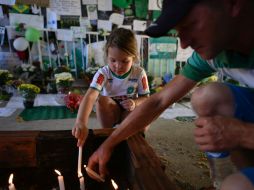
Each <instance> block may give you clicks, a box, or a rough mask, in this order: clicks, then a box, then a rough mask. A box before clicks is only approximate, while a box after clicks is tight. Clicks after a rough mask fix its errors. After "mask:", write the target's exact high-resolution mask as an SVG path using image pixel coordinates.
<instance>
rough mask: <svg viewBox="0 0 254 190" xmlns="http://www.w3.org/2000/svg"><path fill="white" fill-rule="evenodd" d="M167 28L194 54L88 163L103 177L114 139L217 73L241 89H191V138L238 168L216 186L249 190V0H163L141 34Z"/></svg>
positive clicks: (253, 36)
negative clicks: (228, 153) (226, 153)
mask: <svg viewBox="0 0 254 190" xmlns="http://www.w3.org/2000/svg"><path fill="white" fill-rule="evenodd" d="M172 28H175V29H176V30H177V31H178V36H179V37H180V40H181V46H182V48H186V47H188V46H191V47H192V48H193V49H194V50H195V52H194V53H193V55H192V56H191V57H190V58H189V59H188V61H187V64H186V66H185V67H184V68H183V70H182V72H181V73H180V74H179V75H177V76H176V77H175V78H174V79H173V80H172V81H171V82H170V83H168V84H167V85H166V86H165V87H164V88H163V90H162V91H160V92H158V93H156V94H154V95H152V96H151V97H150V98H149V99H148V100H146V101H145V102H144V103H143V104H142V105H141V106H139V107H138V108H137V109H135V110H134V111H133V112H132V113H131V114H130V115H129V116H128V117H127V118H126V119H125V120H124V121H123V122H122V123H121V124H120V125H119V127H118V128H117V129H116V130H115V131H114V132H113V133H112V134H111V136H110V137H109V138H108V139H107V140H106V141H105V142H104V143H103V144H102V145H101V146H100V147H99V148H98V149H97V151H96V152H95V153H94V154H93V155H92V156H91V158H90V159H89V164H88V167H90V168H92V169H94V168H95V167H96V166H98V168H99V173H100V175H102V176H104V175H105V174H106V163H107V162H108V160H109V159H110V156H111V153H112V151H113V149H114V147H115V146H116V145H117V144H118V143H120V142H121V141H123V140H125V139H126V138H128V137H129V136H131V135H133V134H134V133H136V132H138V131H140V129H142V128H143V127H144V126H147V125H148V124H150V123H151V122H152V121H153V120H154V119H156V118H157V117H158V116H159V115H160V114H161V113H162V112H163V111H164V110H165V109H167V108H168V106H169V105H171V104H173V103H174V102H176V101H177V100H179V99H180V98H182V97H183V96H184V95H186V94H187V93H188V92H189V91H190V90H191V89H192V88H193V87H194V86H195V85H196V84H197V83H198V82H199V81H200V80H202V79H203V78H206V77H209V76H211V75H213V74H214V73H217V74H218V76H220V78H224V77H225V76H226V77H230V78H232V79H234V80H236V81H239V82H240V84H241V87H239V86H234V85H230V84H226V83H222V82H216V83H210V84H208V85H206V86H203V87H200V88H198V89H197V90H195V91H194V93H193V96H192V99H191V102H192V106H193V109H194V110H195V111H196V113H197V115H198V118H197V119H196V120H195V125H196V126H197V127H196V129H195V131H194V137H195V141H196V143H197V144H198V146H199V148H200V149H201V150H203V151H217V152H218V151H225V150H226V151H231V157H232V160H233V161H234V163H235V164H236V165H237V166H238V168H240V169H243V168H244V170H243V171H240V172H238V173H236V174H233V175H231V176H229V177H228V178H227V179H226V180H225V181H224V183H223V185H222V187H221V189H223V190H225V189H254V179H253V178H254V177H253V176H254V168H251V167H250V166H252V167H253V161H254V159H253V150H254V90H253V88H254V1H253V0H164V1H163V8H162V13H161V16H160V17H159V18H158V20H157V21H155V23H153V24H152V25H151V26H150V27H149V28H148V29H147V30H146V34H147V35H149V36H151V37H159V36H163V35H166V34H167V32H168V31H169V30H170V29H172ZM151 107H152V108H153V109H152V110H151V109H150V108H151ZM144 110H151V111H150V112H145V111H144ZM137 124H138V125H137ZM251 156H252V157H251Z"/></svg>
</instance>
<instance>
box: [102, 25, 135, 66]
mask: <svg viewBox="0 0 254 190" xmlns="http://www.w3.org/2000/svg"><path fill="white" fill-rule="evenodd" d="M109 47H116V48H119V49H120V50H122V51H123V52H125V53H126V54H127V55H130V56H132V57H133V59H134V61H135V62H137V61H138V49H137V40H136V38H135V34H134V33H133V32H132V31H131V30H129V29H125V28H117V29H114V30H113V31H112V32H111V33H110V35H109V36H108V38H107V42H106V45H105V54H106V56H108V48H109Z"/></svg>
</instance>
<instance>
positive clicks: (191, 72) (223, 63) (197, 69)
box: [181, 50, 254, 88]
mask: <svg viewBox="0 0 254 190" xmlns="http://www.w3.org/2000/svg"><path fill="white" fill-rule="evenodd" d="M215 73H217V76H218V78H219V80H220V81H223V79H225V78H226V77H227V78H231V79H233V80H236V81H238V82H239V83H240V85H241V86H246V87H249V88H254V50H253V51H252V52H251V54H250V55H248V56H246V55H242V54H239V53H236V52H232V51H225V52H222V53H221V54H219V55H218V56H217V57H216V58H214V59H211V60H204V59H202V58H201V57H200V55H199V54H198V53H196V52H194V53H193V54H192V56H191V57H190V58H189V59H188V60H187V64H186V65H185V66H184V68H183V70H182V71H181V74H182V75H184V76H185V77H187V78H189V79H192V80H194V81H197V82H198V81H200V80H202V79H204V78H206V77H210V76H212V75H214V74H215Z"/></svg>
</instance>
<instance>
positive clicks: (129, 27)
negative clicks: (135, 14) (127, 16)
mask: <svg viewBox="0 0 254 190" xmlns="http://www.w3.org/2000/svg"><path fill="white" fill-rule="evenodd" d="M118 28H125V29H129V30H131V29H132V26H131V25H120V26H118Z"/></svg>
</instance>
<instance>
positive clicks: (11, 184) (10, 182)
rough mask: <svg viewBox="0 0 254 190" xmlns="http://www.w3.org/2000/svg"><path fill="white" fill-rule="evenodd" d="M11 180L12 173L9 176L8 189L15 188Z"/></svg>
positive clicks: (14, 189) (13, 189)
mask: <svg viewBox="0 0 254 190" xmlns="http://www.w3.org/2000/svg"><path fill="white" fill-rule="evenodd" d="M12 181H13V174H11V175H10V177H9V181H8V182H9V190H16V188H15V186H14V184H13V183H12Z"/></svg>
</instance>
